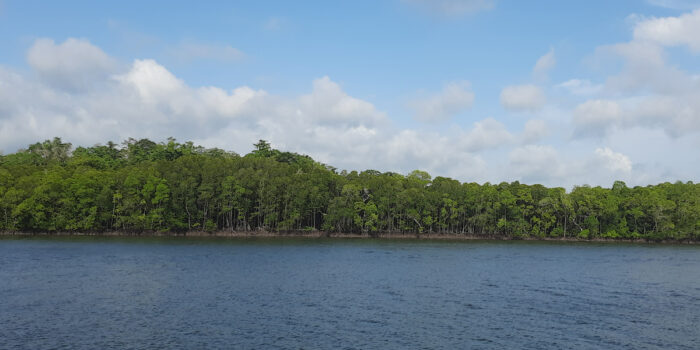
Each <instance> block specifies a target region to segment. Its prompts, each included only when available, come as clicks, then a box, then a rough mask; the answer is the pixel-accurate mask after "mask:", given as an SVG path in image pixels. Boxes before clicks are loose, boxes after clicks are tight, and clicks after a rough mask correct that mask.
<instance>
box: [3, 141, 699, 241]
mask: <svg viewBox="0 0 700 350" xmlns="http://www.w3.org/2000/svg"><path fill="white" fill-rule="evenodd" d="M592 171H594V170H592ZM114 230H117V231H129V232H142V231H170V232H185V231H195V230H196V231H226V230H230V231H251V230H265V231H269V232H289V231H315V230H322V231H326V232H342V233H357V234H363V235H376V234H379V233H404V234H427V233H439V234H452V235H479V236H485V237H494V238H496V237H501V238H502V237H512V238H518V237H540V238H545V237H571V238H581V239H594V238H611V239H638V238H643V239H650V240H662V239H673V240H681V239H693V240H696V239H698V238H700V234H699V232H700V184H693V183H692V182H687V183H682V182H676V183H673V184H672V183H663V184H659V185H655V186H646V187H634V188H630V187H627V186H626V185H625V183H624V182H621V181H617V182H615V183H614V185H613V186H612V188H602V187H589V186H579V187H575V188H574V189H573V190H572V191H571V192H570V193H567V192H566V190H565V189H563V188H547V187H544V186H542V185H525V184H521V183H519V182H517V181H516V182H512V183H506V182H503V183H500V184H490V183H485V184H483V185H480V184H477V183H460V182H459V181H457V180H453V179H450V178H445V177H436V178H434V179H433V178H431V176H430V175H429V174H428V173H426V172H423V171H414V172H412V173H410V174H408V175H407V176H404V175H401V174H396V173H391V172H385V173H382V172H379V171H375V170H366V171H363V172H356V171H351V172H347V171H341V172H338V171H337V170H336V169H335V168H333V167H330V166H327V165H324V164H321V163H318V162H316V161H314V160H313V159H311V158H310V157H308V156H305V155H300V154H296V153H290V152H282V151H278V150H275V149H272V148H271V147H270V144H269V143H267V142H265V141H263V140H261V141H260V142H258V143H257V144H256V145H255V150H253V151H252V152H251V153H249V154H247V155H245V156H239V155H238V154H236V153H232V152H227V151H223V150H220V149H206V148H203V147H199V146H195V145H194V144H193V143H191V142H186V143H179V142H176V141H175V140H174V139H168V141H167V142H162V143H155V142H153V141H150V140H147V139H142V140H135V139H129V140H127V141H125V142H123V143H122V144H121V145H117V144H115V143H112V142H109V143H107V144H106V145H97V146H94V147H78V148H76V149H75V150H73V149H72V147H71V144H69V143H64V142H63V141H62V140H61V139H60V138H54V139H53V140H47V141H45V142H42V143H36V144H33V145H30V146H29V147H28V148H27V149H26V150H20V151H18V152H16V153H14V154H8V155H5V156H0V231H27V232H37V231H42V232H53V231H62V232H66V231H67V232H71V231H73V232H103V231H114Z"/></svg>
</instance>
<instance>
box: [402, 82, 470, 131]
mask: <svg viewBox="0 0 700 350" xmlns="http://www.w3.org/2000/svg"><path fill="white" fill-rule="evenodd" d="M473 103H474V93H473V92H472V91H471V87H470V85H469V83H468V82H464V81H462V82H452V83H449V84H447V85H445V87H444V88H443V89H442V91H441V92H439V93H437V94H434V95H431V96H427V97H424V98H418V99H415V100H414V101H412V102H410V103H409V104H408V107H409V108H410V109H411V110H413V115H414V118H415V119H417V120H420V121H423V122H434V121H444V120H447V119H449V118H451V117H453V116H454V115H456V114H458V113H460V112H463V111H465V110H467V109H469V108H470V107H471V106H472V104H473Z"/></svg>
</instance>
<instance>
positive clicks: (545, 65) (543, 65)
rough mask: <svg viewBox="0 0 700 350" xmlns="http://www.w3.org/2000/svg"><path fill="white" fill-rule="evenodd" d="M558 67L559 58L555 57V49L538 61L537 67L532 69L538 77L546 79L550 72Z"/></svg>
mask: <svg viewBox="0 0 700 350" xmlns="http://www.w3.org/2000/svg"><path fill="white" fill-rule="evenodd" d="M556 65H557V58H556V57H555V56H554V49H553V48H552V49H549V52H547V53H546V54H544V55H543V56H542V57H540V58H539V59H538V60H537V63H535V67H534V68H533V69H532V72H533V74H535V76H536V77H540V78H542V77H545V76H546V75H547V73H549V71H550V70H551V69H552V68H554V66H556Z"/></svg>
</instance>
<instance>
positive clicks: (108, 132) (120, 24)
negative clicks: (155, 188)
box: [0, 0, 700, 187]
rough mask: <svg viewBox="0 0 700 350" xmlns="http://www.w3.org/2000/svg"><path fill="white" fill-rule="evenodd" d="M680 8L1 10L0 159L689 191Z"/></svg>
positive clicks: (165, 4)
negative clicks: (139, 156) (317, 170)
mask: <svg viewBox="0 0 700 350" xmlns="http://www.w3.org/2000/svg"><path fill="white" fill-rule="evenodd" d="M698 7H700V1H692V0H685V1H684V0H675V1H674V0H649V1H644V0H637V1H622V0H620V1H537V2H526V1H506V0H434V1H428V0H387V1H342V2H341V1H332V2H329V1H299V2H291V1H246V2H242V1H239V2H231V1H222V2H215V1H210V2H207V3H206V4H201V5H200V4H198V5H193V3H192V2H189V1H188V2H185V1H148V2H130V1H122V2H118V3H107V2H94V1H62V2H46V1H28V0H24V1H12V0H0V47H2V48H3V49H2V50H1V51H0V123H1V124H0V149H2V150H3V151H4V152H6V153H7V152H13V151H15V150H16V149H18V148H20V147H25V146H26V145H27V144H29V143H33V142H36V141H38V140H42V139H44V138H49V137H52V136H62V137H63V138H65V139H66V140H68V141H70V142H73V143H74V144H75V145H90V144H94V143H97V142H105V141H106V140H108V139H109V140H115V141H120V140H123V139H125V138H128V137H149V138H153V139H155V140H163V139H165V138H166V137H168V136H175V137H177V138H178V139H180V140H194V141H196V142H199V143H201V144H203V145H206V146H212V147H214V146H216V147H222V148H226V149H229V150H234V151H237V152H239V153H246V152H248V151H249V150H250V148H251V145H252V142H254V141H255V140H257V139H259V138H264V139H267V140H269V141H271V142H272V144H273V146H277V147H280V148H285V149H289V150H292V151H297V152H302V153H307V154H310V155H312V156H314V157H315V158H318V159H320V160H321V161H324V162H328V163H330V164H333V165H336V166H338V167H340V168H347V169H366V168H374V169H379V170H391V171H398V172H403V173H405V172H408V171H410V170H412V169H425V170H428V171H429V172H430V173H431V174H433V175H445V176H452V177H455V178H458V179H460V180H462V181H477V182H484V181H490V182H499V181H513V180H520V181H524V182H528V183H533V182H539V183H544V184H547V185H555V186H566V187H570V186H572V185H573V184H583V183H588V184H594V185H598V184H600V185H604V186H609V185H610V184H612V181H614V180H615V179H622V180H625V181H627V182H628V183H630V184H640V185H644V184H648V183H655V182H661V181H675V180H683V181H686V180H693V181H697V180H698V173H699V171H700V156H698V155H696V154H695V153H694V152H693V151H692V150H693V149H697V146H699V145H700V144H698V141H697V140H698V132H700V115H699V114H700V103H698V102H697V101H696V100H697V98H698V97H700V87H699V86H698V85H699V83H698V80H699V79H698V78H697V77H698V73H700V72H699V70H700V64H699V63H700V61H699V60H698V58H699V56H698V54H700V41H699V40H700V39H697V38H695V36H697V35H695V34H694V33H697V32H696V31H694V30H695V29H698V30H700V11H695V8H698ZM3 95H4V97H3Z"/></svg>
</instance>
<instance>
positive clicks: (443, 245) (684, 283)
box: [0, 238, 700, 349]
mask: <svg viewBox="0 0 700 350" xmlns="http://www.w3.org/2000/svg"><path fill="white" fill-rule="evenodd" d="M0 325H1V326H0V340H2V341H1V343H2V345H0V348H9V349H41V348H83V349H98V348H99V349H110V348H112V349H124V348H131V349H155V348H162V349H171V348H187V349H189V348H251V349H252V348H256V349H259V348H294V349H298V348H357V349H366V348H395V349H404V348H431V349H439V348H442V349H455V348H465V347H470V348H481V349H504V348H533V349H561V348H605V349H614V348H620V349H641V348H645V349H657V348H658V349H671V348H672V349H698V348H700V247H697V246H669V245H664V246H648V245H625V244H571V243H570V244H559V243H533V242H503V243H486V242H427V241H385V240H380V241H373V240H340V239H331V240H314V239H296V240H294V239H292V240H281V239H269V240H244V239H241V240H186V239H185V240H183V239H147V240H143V239H94V238H93V239H89V238H88V239H21V240H13V239H3V240H0Z"/></svg>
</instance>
